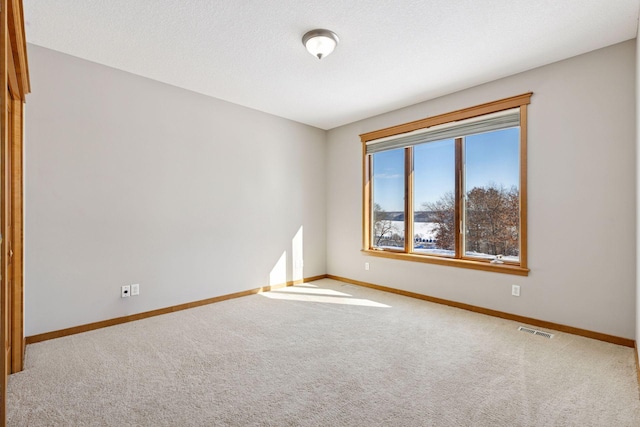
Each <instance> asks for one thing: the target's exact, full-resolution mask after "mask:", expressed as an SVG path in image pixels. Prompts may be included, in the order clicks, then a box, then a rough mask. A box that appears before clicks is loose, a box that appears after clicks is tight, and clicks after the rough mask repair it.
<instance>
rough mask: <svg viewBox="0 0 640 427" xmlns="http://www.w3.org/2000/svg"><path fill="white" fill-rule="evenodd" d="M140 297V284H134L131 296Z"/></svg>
mask: <svg viewBox="0 0 640 427" xmlns="http://www.w3.org/2000/svg"><path fill="white" fill-rule="evenodd" d="M136 295H140V284H139V283H134V284H133V285H131V296H136Z"/></svg>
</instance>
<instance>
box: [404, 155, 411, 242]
mask: <svg viewBox="0 0 640 427" xmlns="http://www.w3.org/2000/svg"><path fill="white" fill-rule="evenodd" d="M404 179H405V181H404V251H405V252H407V253H411V252H413V147H407V148H405V149H404Z"/></svg>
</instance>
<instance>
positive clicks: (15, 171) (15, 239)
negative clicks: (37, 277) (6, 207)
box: [9, 99, 24, 373]
mask: <svg viewBox="0 0 640 427" xmlns="http://www.w3.org/2000/svg"><path fill="white" fill-rule="evenodd" d="M12 102H13V105H12V110H13V117H12V118H13V123H12V126H13V129H12V141H11V142H12V144H11V147H10V149H11V152H10V153H9V157H10V161H11V199H12V200H11V212H9V215H11V226H12V230H11V241H12V247H11V249H12V251H13V256H12V258H11V262H12V264H13V265H12V269H11V272H12V278H11V284H12V287H11V295H10V297H11V304H12V307H11V315H12V319H11V331H10V333H11V373H14V372H20V371H21V370H22V367H23V365H24V286H23V274H24V263H23V259H24V257H23V237H24V233H23V216H22V214H23V199H22V193H23V175H22V158H23V156H22V149H23V147H22V141H23V119H24V103H23V102H22V101H21V100H19V99H18V100H16V99H14V100H13V101H12Z"/></svg>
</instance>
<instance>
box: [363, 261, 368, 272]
mask: <svg viewBox="0 0 640 427" xmlns="http://www.w3.org/2000/svg"><path fill="white" fill-rule="evenodd" d="M364 269H365V270H367V271H369V263H368V262H365V263H364Z"/></svg>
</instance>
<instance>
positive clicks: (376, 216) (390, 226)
mask: <svg viewBox="0 0 640 427" xmlns="http://www.w3.org/2000/svg"><path fill="white" fill-rule="evenodd" d="M372 159H373V160H372V163H373V168H372V182H373V192H372V194H373V197H372V200H371V207H372V210H373V212H372V215H371V218H372V221H371V222H372V224H371V226H372V230H371V236H372V239H371V246H372V247H374V248H392V249H398V248H401V249H404V149H403V148H399V149H396V150H389V151H383V152H380V153H375V154H373V155H372Z"/></svg>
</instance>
